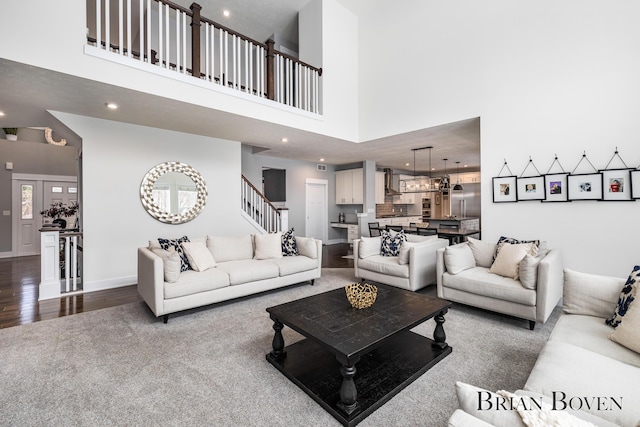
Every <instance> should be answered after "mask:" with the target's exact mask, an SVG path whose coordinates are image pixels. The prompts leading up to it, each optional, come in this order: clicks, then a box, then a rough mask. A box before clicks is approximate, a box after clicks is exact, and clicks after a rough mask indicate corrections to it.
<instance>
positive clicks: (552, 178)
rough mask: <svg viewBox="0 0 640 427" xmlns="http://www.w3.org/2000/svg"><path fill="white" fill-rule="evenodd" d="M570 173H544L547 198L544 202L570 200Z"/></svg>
mask: <svg viewBox="0 0 640 427" xmlns="http://www.w3.org/2000/svg"><path fill="white" fill-rule="evenodd" d="M568 175H569V174H568V173H564V172H563V173H554V174H548V175H544V193H545V199H544V200H543V202H567V201H568V200H569V199H568V195H569V188H568V187H567V176H568Z"/></svg>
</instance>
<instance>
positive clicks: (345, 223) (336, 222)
mask: <svg viewBox="0 0 640 427" xmlns="http://www.w3.org/2000/svg"><path fill="white" fill-rule="evenodd" d="M331 224H344V225H358V223H357V222H352V221H345V222H339V221H331Z"/></svg>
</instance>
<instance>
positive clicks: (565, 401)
mask: <svg viewBox="0 0 640 427" xmlns="http://www.w3.org/2000/svg"><path fill="white" fill-rule="evenodd" d="M518 408H520V409H524V410H525V411H531V410H542V397H540V396H516V395H513V396H511V397H504V396H500V395H496V394H494V393H491V392H488V391H478V410H479V411H513V410H516V409H518ZM565 409H573V410H574V411H580V410H582V411H589V410H595V411H621V410H622V397H611V396H567V394H566V393H564V392H562V391H552V392H551V410H553V411H563V410H565Z"/></svg>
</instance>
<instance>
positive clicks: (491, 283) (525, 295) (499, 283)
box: [442, 267, 536, 306]
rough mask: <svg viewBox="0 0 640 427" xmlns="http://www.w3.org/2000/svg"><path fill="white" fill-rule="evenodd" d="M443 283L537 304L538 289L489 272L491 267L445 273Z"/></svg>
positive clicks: (496, 297)
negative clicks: (529, 287) (528, 287)
mask: <svg viewBox="0 0 640 427" xmlns="http://www.w3.org/2000/svg"><path fill="white" fill-rule="evenodd" d="M442 284H443V286H445V287H448V288H452V289H458V290H460V291H463V292H469V293H472V294H476V295H482V296H486V297H489V298H493V299H499V300H503V301H510V302H515V303H518V304H523V305H527V306H535V305H536V291H534V290H531V289H526V288H524V287H522V285H521V284H520V282H519V281H517V280H513V279H511V278H509V277H503V276H498V275H497V274H492V273H489V269H487V268H483V267H474V268H470V269H469V270H465V271H463V272H461V273H458V274H449V273H444V274H443V275H442Z"/></svg>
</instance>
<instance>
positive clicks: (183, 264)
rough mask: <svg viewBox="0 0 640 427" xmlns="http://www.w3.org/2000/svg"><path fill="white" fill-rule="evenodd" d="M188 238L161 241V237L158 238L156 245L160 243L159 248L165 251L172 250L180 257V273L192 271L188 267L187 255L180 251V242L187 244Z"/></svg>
mask: <svg viewBox="0 0 640 427" xmlns="http://www.w3.org/2000/svg"><path fill="white" fill-rule="evenodd" d="M188 241H189V238H188V237H187V236H182V237H180V238H179V239H163V238H161V237H159V238H158V243H160V247H161V248H162V249H164V250H165V251H168V250H169V248H170V247H171V248H174V249H175V250H176V252H178V254H179V255H180V272H183V271H187V270H192V268H191V265H189V258H187V254H185V253H184V249H182V242H188Z"/></svg>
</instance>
